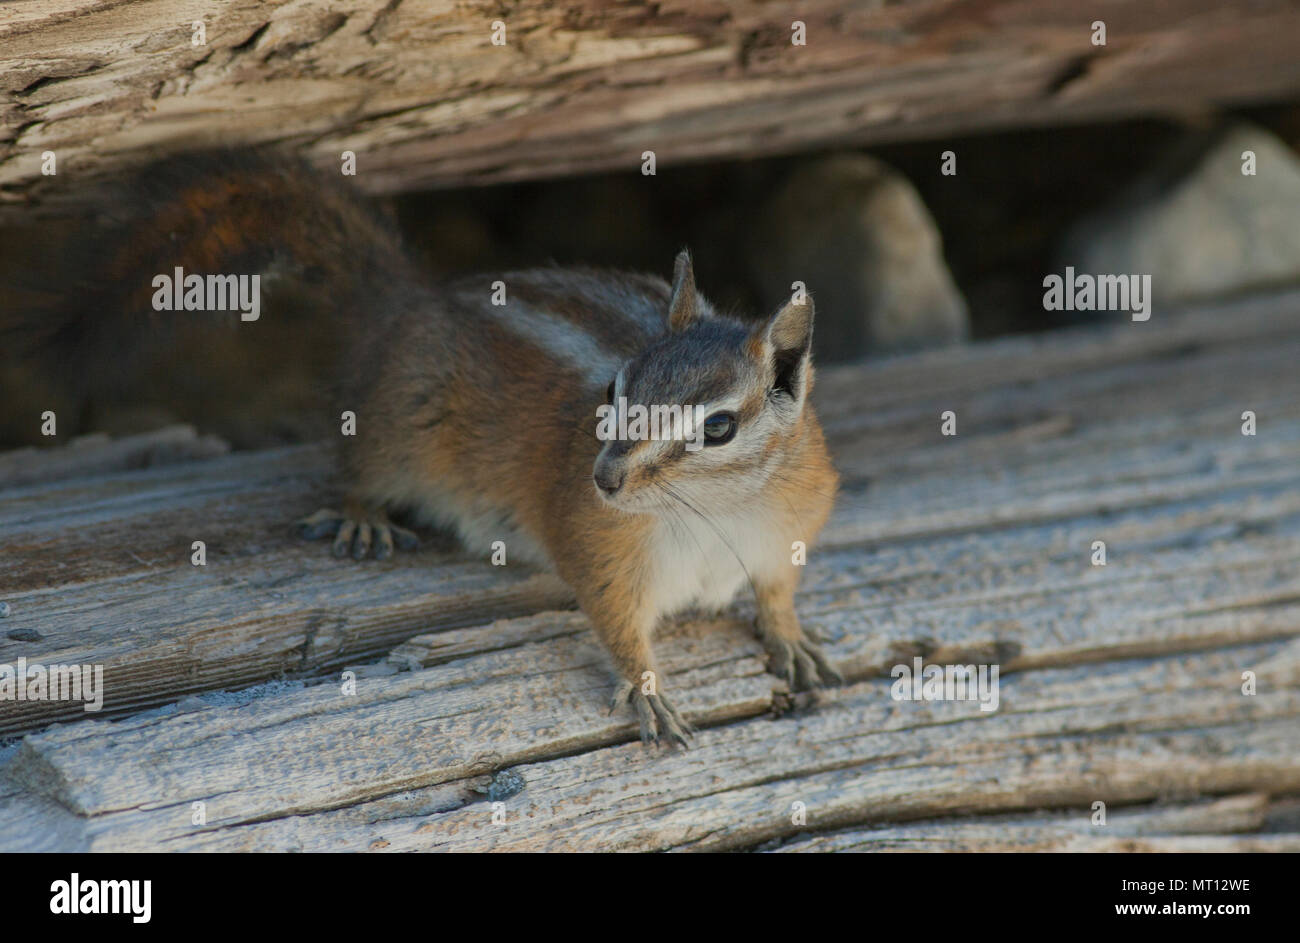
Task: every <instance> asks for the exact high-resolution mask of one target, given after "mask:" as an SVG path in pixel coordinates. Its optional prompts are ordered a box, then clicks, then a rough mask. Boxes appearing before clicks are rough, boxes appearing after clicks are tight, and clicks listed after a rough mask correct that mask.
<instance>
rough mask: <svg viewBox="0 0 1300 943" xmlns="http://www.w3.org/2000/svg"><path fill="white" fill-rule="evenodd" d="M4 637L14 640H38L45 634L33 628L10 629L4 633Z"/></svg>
mask: <svg viewBox="0 0 1300 943" xmlns="http://www.w3.org/2000/svg"><path fill="white" fill-rule="evenodd" d="M5 637H6V638H11V639H13V640H14V641H15V642H39V641H40V640H41V639H43V638H45V636H43V635H41V633H40V632H37V631H36V630H35V629H10V630H9V631H8V632H6V633H5Z"/></svg>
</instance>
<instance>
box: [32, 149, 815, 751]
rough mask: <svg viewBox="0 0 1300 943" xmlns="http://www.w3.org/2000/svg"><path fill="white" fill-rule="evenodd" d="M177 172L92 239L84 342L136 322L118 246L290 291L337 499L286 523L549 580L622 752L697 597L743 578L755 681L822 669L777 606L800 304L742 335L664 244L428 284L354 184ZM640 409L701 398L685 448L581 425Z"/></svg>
mask: <svg viewBox="0 0 1300 943" xmlns="http://www.w3.org/2000/svg"><path fill="white" fill-rule="evenodd" d="M195 166H196V165H195V164H194V162H193V161H188V162H187V160H186V159H184V158H182V159H173V160H172V161H170V162H166V163H165V164H164V165H161V166H159V167H156V168H152V169H150V170H148V171H146V172H145V173H144V174H142V175H141V180H143V181H145V183H143V184H142V187H143V190H144V192H145V196H144V197H143V198H142V199H141V198H137V199H136V201H135V206H136V210H135V211H134V212H131V213H118V214H116V215H115V216H114V218H115V219H116V220H117V221H118V222H116V223H115V224H114V225H117V226H119V227H125V231H124V232H119V233H118V238H117V240H116V241H113V242H111V243H104V242H101V243H100V244H101V245H104V244H110V245H111V246H112V247H113V248H112V250H111V252H110V253H109V255H108V257H107V258H105V259H102V260H100V263H99V264H97V265H95V266H92V268H91V271H90V275H89V276H88V278H89V280H90V281H91V282H93V283H94V284H95V286H97V287H95V288H94V291H95V292H97V294H96V295H95V296H94V299H95V302H96V303H98V304H100V305H101V307H100V309H99V310H98V311H97V315H96V323H95V325H94V327H93V328H92V329H93V330H94V331H95V332H96V333H97V334H98V335H100V337H101V339H103V336H104V335H105V334H106V333H111V332H113V331H119V330H120V331H123V332H125V331H128V330H129V329H130V328H129V326H128V324H127V322H128V321H133V322H134V323H135V324H136V325H137V326H138V324H140V323H145V322H148V323H156V321H157V319H158V318H159V313H158V312H156V311H154V310H152V309H151V307H150V306H149V303H148V298H149V297H150V296H151V294H152V292H153V288H152V286H151V285H150V283H149V280H148V278H147V277H140V278H139V279H137V280H131V279H126V280H124V273H127V272H133V271H138V270H139V269H140V264H139V263H140V261H141V258H146V259H147V260H148V262H149V263H150V264H151V265H152V268H150V269H149V270H150V272H151V273H152V272H153V271H157V272H164V273H165V272H170V271H171V270H172V269H173V267H174V266H183V268H184V270H186V271H192V272H208V273H213V272H215V273H242V272H248V271H250V270H252V271H260V272H262V273H263V276H264V277H263V283H264V284H268V285H269V286H270V287H269V289H268V294H269V301H268V302H267V304H266V305H265V310H264V311H263V313H262V316H261V317H262V319H263V320H269V319H273V318H275V317H276V314H275V302H276V300H277V297H278V294H277V293H278V292H281V291H282V290H284V287H285V286H286V285H293V286H296V287H294V288H292V289H291V290H292V291H296V292H298V293H299V300H301V299H302V298H306V299H307V303H308V305H309V306H311V307H314V311H312V312H311V316H312V317H313V319H314V321H313V323H315V324H316V326H317V330H327V329H328V330H331V331H334V330H336V331H337V332H338V335H337V336H338V343H337V345H336V346H337V350H338V352H339V354H340V359H339V361H338V363H337V366H336V367H335V368H334V370H333V379H334V380H335V381H337V382H336V383H334V384H333V385H334V386H335V388H336V392H335V402H334V407H335V408H333V409H332V410H331V411H330V413H329V415H330V416H331V417H338V416H339V414H340V410H351V411H352V412H353V413H355V416H356V434H355V436H347V437H341V439H342V441H341V443H340V444H341V450H342V462H343V470H344V476H345V479H346V481H347V494H346V498H345V500H344V502H343V504H342V506H341V507H339V508H334V509H330V508H327V509H323V510H321V511H319V512H317V513H316V514H314V515H311V516H310V517H308V518H306V519H305V520H303V521H301V522H299V523H298V531H299V533H300V534H301V535H302V536H303V537H306V538H315V539H318V538H329V539H331V540H332V547H333V552H334V553H335V554H336V555H338V556H351V557H354V558H356V559H358V560H361V559H365V558H367V557H376V558H380V559H382V558H385V557H388V556H389V555H390V554H392V553H393V552H394V550H395V549H404V548H410V547H414V546H416V545H417V543H418V538H417V537H416V535H415V534H414V533H413V532H412V531H410V530H408V529H406V528H405V527H402V526H399V525H398V524H397V523H395V522H394V520H393V516H397V515H398V512H402V513H404V514H407V515H410V516H411V518H412V519H413V520H414V521H416V522H420V523H424V524H429V525H434V526H439V527H443V528H450V529H452V530H454V531H455V532H456V533H457V534H458V535H459V537H460V539H461V540H462V541H463V543H464V544H465V546H466V547H467V548H468V549H470V550H472V551H478V552H482V553H485V554H486V553H490V549H491V545H492V543H493V542H494V541H504V542H505V545H506V546H507V547H508V548H509V550H510V552H511V553H512V556H513V557H514V558H516V559H522V560H524V561H526V562H528V563H531V564H533V565H535V566H537V567H539V568H543V569H546V570H550V571H553V572H555V573H556V574H558V575H559V576H560V578H562V579H563V580H564V581H565V582H566V583H567V584H568V586H569V587H571V588H572V590H573V592H574V594H575V596H576V598H577V601H578V604H579V605H580V607H581V609H582V611H583V612H584V613H585V614H586V615H587V617H588V618H589V619H590V621H591V624H592V627H593V629H594V630H595V632H596V635H597V636H598V637H599V639H600V640H601V642H602V643H603V644H604V647H605V649H606V650H607V651H608V653H609V655H610V657H611V659H612V660H613V664H614V668H615V670H616V672H617V675H618V684H617V688H616V692H615V695H614V698H613V703H612V705H611V709H614V708H616V707H619V706H627V705H630V706H631V707H632V709H633V710H634V711H635V715H636V717H637V719H638V721H639V723H640V729H641V736H642V739H643V740H646V741H650V740H654V739H666V740H671V741H674V742H677V743H680V744H683V745H685V744H686V743H687V742H688V738H689V737H690V735H691V731H692V728H691V726H690V724H689V723H688V722H687V720H686V719H685V718H684V717H683V716H682V714H681V713H680V712H679V711H678V710H677V708H676V707H675V706H674V705H673V703H672V701H671V700H670V698H669V696H668V695H667V694H666V693H665V692H664V684H663V679H662V676H661V675H660V674H659V673H658V668H657V666H656V662H655V657H654V652H653V649H652V646H651V636H652V633H653V632H654V630H655V628H656V626H657V625H658V624H659V623H661V622H662V621H663V620H665V619H667V618H669V617H672V616H674V615H676V614H678V613H681V612H684V611H686V610H690V609H696V608H699V609H708V610H717V609H721V608H722V607H724V606H726V605H727V604H729V603H730V602H731V601H732V599H733V598H734V597H735V596H736V595H737V593H738V592H739V591H740V590H741V589H742V588H743V587H744V586H745V585H746V584H749V585H751V586H752V588H753V591H754V594H755V598H756V602H757V619H756V628H757V632H758V635H759V637H760V639H761V640H762V642H763V644H764V646H765V648H766V650H767V652H768V653H769V656H770V659H771V662H770V668H771V670H772V671H773V672H774V673H775V674H777V675H779V676H781V677H783V678H785V679H787V680H788V681H789V682H790V683H791V685H792V686H793V687H794V688H795V689H804V688H809V687H813V686H818V685H822V684H828V683H837V682H839V680H840V678H839V675H838V674H837V672H836V671H835V669H834V667H833V666H832V665H831V664H830V663H829V662H828V661H827V659H826V658H825V656H824V655H823V654H822V651H821V649H820V648H819V647H818V646H817V644H815V643H814V641H813V640H811V639H810V638H809V636H808V635H807V633H806V632H805V631H804V630H803V629H802V628H801V627H800V625H799V620H798V617H797V616H796V614H795V610H794V592H795V588H796V586H797V584H798V582H799V576H800V567H799V566H797V565H795V563H794V562H792V560H793V558H794V544H795V542H796V541H802V542H803V543H804V544H805V545H810V544H811V543H812V542H813V540H814V539H815V538H816V536H817V534H818V532H819V530H820V529H821V528H822V526H823V524H824V523H825V521H826V519H827V516H828V515H829V513H830V510H831V506H832V503H833V500H834V493H835V490H836V487H837V483H838V479H837V476H836V473H835V471H834V469H833V467H832V465H831V461H830V458H829V456H828V453H827V449H826V444H825V442H824V439H823V435H822V431H821V428H820V426H819V424H818V422H817V418H816V416H815V415H814V413H813V409H812V406H811V405H810V404H809V401H808V398H809V393H810V391H811V389H812V385H813V365H812V357H811V343H812V332H813V303H812V300H811V298H807V299H806V300H804V302H803V303H795V301H793V300H792V301H791V302H789V303H787V304H785V305H783V306H782V307H781V308H780V309H779V310H777V311H776V312H775V313H773V314H772V315H771V316H770V317H769V318H767V319H766V320H764V321H761V322H756V323H753V324H750V323H746V322H743V321H741V320H737V319H735V318H732V317H728V316H724V315H722V314H720V313H718V312H717V311H715V310H714V308H713V306H712V305H711V304H710V303H709V302H708V301H707V300H706V299H705V298H704V296H703V295H701V294H700V293H699V291H698V290H697V288H696V284H695V278H694V274H693V269H692V263H691V256H690V254H689V253H688V252H686V251H683V252H682V253H681V254H679V255H678V256H677V258H676V260H675V264H674V267H673V276H672V282H671V284H670V283H668V282H667V281H665V280H663V279H662V278H659V277H656V276H652V275H640V274H626V273H617V272H607V271H595V270H580V269H577V270H575V269H560V268H545V269H534V270H528V271H515V272H506V273H504V274H500V275H492V276H478V277H475V278H472V279H468V280H466V279H458V280H455V281H451V282H448V283H445V284H436V283H432V282H429V281H426V280H425V279H424V278H423V277H422V275H421V273H420V272H418V271H417V270H416V267H415V266H414V264H413V263H411V262H410V261H409V260H408V259H407V258H406V256H405V255H404V254H403V250H402V248H401V246H400V244H399V241H398V239H397V237H396V236H395V234H394V231H393V228H392V227H391V226H390V225H389V224H388V223H387V222H386V221H384V220H383V219H382V218H381V217H380V216H379V215H378V214H377V213H376V212H375V211H374V210H373V209H372V208H371V207H369V206H368V205H367V204H366V203H365V201H363V200H362V198H361V197H360V196H359V195H356V194H354V193H352V192H351V191H350V190H348V189H347V188H346V187H342V186H335V185H331V184H330V183H329V182H328V181H325V180H323V179H321V178H320V177H319V176H317V175H316V174H315V173H313V172H311V171H310V170H308V169H307V168H306V167H305V166H301V165H297V164H293V163H290V162H287V161H283V160H280V159H272V158H264V157H262V156H258V155H223V156H221V157H219V158H218V159H217V160H216V161H215V162H214V161H212V160H209V161H208V162H207V163H200V164H199V165H197V166H198V169H193V168H195ZM122 220H125V222H122ZM146 267H148V266H146ZM496 281H499V282H501V283H503V284H504V290H505V303H504V304H494V303H493V299H492V288H491V286H492V283H493V282H496ZM105 286H107V287H105ZM105 292H107V293H108V295H107V298H105ZM105 304H107V305H108V307H109V309H110V310H105V309H104V308H103V307H102V305H105ZM169 316H170V317H171V318H173V319H175V318H178V317H193V315H183V314H177V313H175V312H172V313H171V314H170V315H169ZM203 317H204V318H205V319H208V320H209V321H210V320H212V319H213V318H215V319H217V320H221V319H224V320H225V321H226V322H229V323H226V324H225V325H224V328H225V330H226V331H235V332H238V331H240V330H244V329H246V328H247V327H249V325H243V324H238V325H237V321H238V317H237V315H233V314H230V313H222V314H220V315H207V314H205V315H204V316H203ZM59 323H61V324H62V325H63V326H62V331H63V333H64V335H65V336H71V337H76V336H78V332H77V331H75V330H73V331H69V330H68V327H67V318H66V317H65V318H64V319H63V321H62V322H58V321H57V319H56V324H59ZM154 343H157V342H154ZM74 346H76V345H74ZM81 346H82V347H83V348H84V346H85V345H81ZM96 349H97V350H98V348H96ZM150 355H152V356H156V349H155V348H152V347H151V348H150ZM65 356H71V354H68V353H67V352H66V351H65ZM99 358H100V359H102V353H101V354H99ZM123 362H128V363H131V364H136V365H139V364H140V363H141V358H140V356H138V355H137V356H136V357H135V358H134V359H132V360H129V361H123V360H121V359H117V360H110V363H117V364H118V365H119V369H115V370H110V371H109V373H111V374H112V375H113V376H114V377H120V375H121V370H120V364H121V363H123ZM76 369H78V370H81V371H83V372H84V373H85V374H86V375H87V376H91V375H94V374H95V373H96V368H95V367H94V366H92V365H90V364H83V365H82V366H80V367H77V368H76ZM101 372H102V371H101ZM101 385H102V384H101ZM89 392H91V393H93V390H89ZM614 404H617V405H614ZM658 404H675V405H683V406H692V407H702V410H699V412H698V414H699V415H702V416H704V417H705V419H704V423H703V428H702V436H701V439H702V447H700V448H697V449H689V448H687V446H688V444H689V443H688V442H686V441H685V439H684V438H683V437H676V438H673V437H667V438H661V439H659V440H654V439H648V438H641V439H638V440H635V441H632V440H627V439H611V440H607V441H602V440H601V439H600V438H598V435H597V429H598V421H597V420H598V409H599V408H600V407H601V406H603V405H604V406H609V407H610V408H613V409H616V410H617V409H627V408H630V407H631V406H632V405H641V406H646V407H649V406H654V405H658ZM408 522H409V521H408ZM647 672H650V673H651V674H649V675H647ZM647 679H653V683H649V684H647V683H646V682H647Z"/></svg>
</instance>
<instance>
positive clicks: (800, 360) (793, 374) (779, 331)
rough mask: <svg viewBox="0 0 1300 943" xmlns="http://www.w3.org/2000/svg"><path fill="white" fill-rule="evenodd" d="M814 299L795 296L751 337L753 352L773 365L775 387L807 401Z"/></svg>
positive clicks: (799, 401) (805, 296)
mask: <svg viewBox="0 0 1300 943" xmlns="http://www.w3.org/2000/svg"><path fill="white" fill-rule="evenodd" d="M812 329H813V302H812V298H811V297H809V296H808V295H804V296H803V297H802V299H801V300H800V301H794V300H793V299H792V300H790V301H787V302H786V303H785V304H784V305H782V306H781V309H780V310H779V311H777V312H776V314H774V315H772V316H771V317H770V318H768V319H767V323H766V324H760V325H759V326H758V327H757V328H756V329H755V331H754V334H753V336H752V338H751V339H750V351H751V352H752V353H753V354H754V355H755V356H756V357H759V358H762V359H766V360H767V361H768V362H769V363H771V365H772V389H773V390H775V391H777V392H780V393H788V394H789V395H790V397H791V398H792V399H794V400H795V402H798V403H801V402H803V398H804V395H805V394H806V393H807V392H808V389H807V387H808V376H809V374H810V372H811V367H810V364H811V361H812Z"/></svg>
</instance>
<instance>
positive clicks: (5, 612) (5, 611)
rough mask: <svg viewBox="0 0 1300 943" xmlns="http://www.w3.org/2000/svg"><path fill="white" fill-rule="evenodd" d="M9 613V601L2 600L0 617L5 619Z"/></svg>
mask: <svg viewBox="0 0 1300 943" xmlns="http://www.w3.org/2000/svg"><path fill="white" fill-rule="evenodd" d="M7 615H9V603H7V602H0V619H3V618H4V617H5V616H7Z"/></svg>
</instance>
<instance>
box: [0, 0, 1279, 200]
mask: <svg viewBox="0 0 1300 943" xmlns="http://www.w3.org/2000/svg"><path fill="white" fill-rule="evenodd" d="M796 19H798V20H799V21H801V22H803V23H804V24H805V26H806V35H807V43H806V45H802V46H796V45H793V44H792V42H791V39H792V36H793V30H792V26H793V24H794V22H795V20H796ZM498 20H500V21H502V22H503V23H504V24H505V27H506V34H505V35H506V42H505V45H502V46H494V45H493V44H492V41H491V35H492V29H493V23H494V22H496V21H498ZM1095 20H1103V21H1104V22H1105V23H1106V27H1107V36H1106V44H1105V45H1104V46H1097V45H1093V43H1092V35H1093V31H1092V26H1091V24H1092V23H1093V21H1095ZM196 21H201V22H202V23H203V24H204V27H205V33H206V35H205V40H206V42H205V43H204V44H202V45H195V41H194V40H195V31H194V27H193V24H194V23H195V22H196ZM1297 32H1300V10H1297V9H1296V7H1295V5H1294V4H1292V3H1289V2H1287V0H1257V2H1254V3H1251V4H1248V5H1235V6H1233V7H1231V8H1228V7H1224V6H1223V5H1222V4H1220V3H1216V2H1214V0H1161V2H1150V3H1142V4H1132V3H1126V2H1121V0H1099V2H1098V3H1095V4H1094V5H1093V6H1092V7H1090V8H1089V9H1088V10H1087V12H1086V13H1084V12H1081V11H1080V10H1079V9H1078V7H1077V5H1075V4H1073V3H1069V2H1065V0H992V2H981V3H970V2H967V0H905V2H900V3H888V4H881V3H876V2H868V0H856V2H854V0H850V2H846V0H808V2H804V3H801V4H799V5H798V8H797V10H792V9H791V8H790V7H788V6H787V5H783V4H772V3H765V2H761V0H708V2H703V3H701V2H697V0H667V2H653V3H651V2H640V0H636V2H627V3H606V2H601V0H579V2H571V3H564V4H557V3H552V2H549V0H521V2H518V3H511V4H508V5H502V4H499V3H496V2H493V0H468V2H459V3H454V4H452V3H445V2H440V0H353V2H350V3H348V4H346V5H340V4H335V3H328V2H325V0H292V2H284V0H280V2H270V3H266V2H260V0H225V2H221V0H184V2H182V0H134V2H130V3H123V2H120V0H91V2H81V3H48V2H46V3H25V4H17V5H14V4H9V5H7V6H6V7H5V9H4V11H3V12H0V62H3V63H4V68H3V69H0V96H2V97H0V204H3V205H7V206H9V207H10V208H18V207H30V205H31V204H32V202H33V201H35V200H40V199H41V198H46V199H50V198H56V197H59V196H63V195H65V194H67V193H68V192H75V191H76V190H77V189H78V188H77V187H76V186H75V184H77V183H81V182H85V181H87V180H90V179H96V178H102V177H104V176H107V175H111V174H114V173H118V172H121V170H122V169H123V168H125V167H127V166H129V165H130V164H132V163H138V162H139V161H141V160H142V159H144V158H145V157H146V156H147V155H148V154H151V153H154V152H156V151H157V150H159V149H165V150H168V151H174V150H176V149H177V148H180V147H189V146H213V145H237V144H248V143H262V142H276V143H278V144H281V145H283V146H285V147H288V148H291V149H294V150H296V151H299V152H301V153H303V154H306V155H308V156H309V157H310V158H311V159H313V160H314V161H315V162H317V163H318V164H319V165H321V166H322V167H325V168H328V169H330V170H335V169H336V168H338V166H339V160H340V156H339V155H340V154H341V152H343V151H344V150H352V151H354V152H355V153H356V154H357V155H358V181H359V182H360V183H361V184H362V185H363V186H364V187H366V188H368V189H370V190H371V191H373V192H393V191H398V190H408V189H412V188H417V187H424V186H428V185H451V184H465V183H484V182H490V181H503V180H519V179H530V178H539V177H554V176H561V175H568V174H575V173H586V172H592V171H597V170H611V169H621V170H637V169H638V168H639V167H640V163H641V160H642V157H641V155H642V153H643V152H644V151H646V150H653V151H655V152H656V155H657V158H658V161H659V162H660V164H661V165H662V166H663V167H666V168H671V167H672V166H674V165H677V164H680V163H682V162H686V161H695V160H701V159H716V158H722V157H752V156H755V155H759V154H770V153H781V152H790V151H798V150H806V149H808V148H810V147H824V146H830V145H848V144H863V143H873V142H881V141H892V140H900V139H908V138H920V137H930V138H940V137H946V136H952V135H955V134H959V133H963V132H969V131H972V130H979V129H985V128H993V127H1004V126H1023V125H1028V124H1042V123H1047V122H1058V123H1059V122H1061V121H1070V120H1085V119H1093V118H1098V117H1108V118H1110V117H1118V116H1128V115H1150V114H1167V113H1170V112H1181V111H1185V110H1188V109H1196V108H1204V107H1205V106H1207V105H1212V104H1224V103H1239V102H1252V101H1261V100H1267V99H1272V98H1277V97H1282V96H1286V95H1290V94H1294V92H1295V91H1296V90H1297V88H1300V61H1297V57H1296V56H1295V55H1294V52H1295V50H1294V43H1293V38H1294V36H1295V35H1297ZM46 151H53V152H55V153H56V154H57V155H58V160H59V164H58V168H59V169H58V174H57V175H56V176H44V175H43V174H42V170H41V167H42V154H43V153H44V152H46ZM936 154H937V151H936ZM937 159H938V158H937V157H936V160H937ZM69 182H71V183H72V184H74V186H72V187H71V188H69V186H68V184H69Z"/></svg>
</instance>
